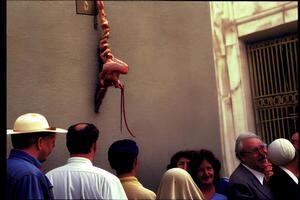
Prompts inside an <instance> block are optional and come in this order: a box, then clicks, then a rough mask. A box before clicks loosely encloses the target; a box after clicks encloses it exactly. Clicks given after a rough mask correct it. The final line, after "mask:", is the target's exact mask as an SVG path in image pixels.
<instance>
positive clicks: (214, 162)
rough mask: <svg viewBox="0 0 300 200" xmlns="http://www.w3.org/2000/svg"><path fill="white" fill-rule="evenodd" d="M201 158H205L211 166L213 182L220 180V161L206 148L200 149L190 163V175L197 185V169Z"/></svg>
mask: <svg viewBox="0 0 300 200" xmlns="http://www.w3.org/2000/svg"><path fill="white" fill-rule="evenodd" d="M203 160H207V161H208V162H209V163H210V164H211V165H212V167H213V170H214V183H216V182H217V181H218V180H220V170H221V162H220V161H219V160H218V159H217V158H216V157H215V155H214V154H213V153H212V152H211V151H209V150H207V149H201V150H200V151H199V152H198V153H197V155H196V156H195V159H194V160H193V162H192V163H191V164H192V167H191V176H192V178H193V179H194V181H195V183H196V184H197V185H198V186H199V179H198V169H199V167H200V165H201V163H202V161H203Z"/></svg>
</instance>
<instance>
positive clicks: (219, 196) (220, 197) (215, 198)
mask: <svg viewBox="0 0 300 200" xmlns="http://www.w3.org/2000/svg"><path fill="white" fill-rule="evenodd" d="M227 199H228V198H227V197H226V196H225V195H222V194H219V193H215V194H214V196H213V197H212V198H211V200H227Z"/></svg>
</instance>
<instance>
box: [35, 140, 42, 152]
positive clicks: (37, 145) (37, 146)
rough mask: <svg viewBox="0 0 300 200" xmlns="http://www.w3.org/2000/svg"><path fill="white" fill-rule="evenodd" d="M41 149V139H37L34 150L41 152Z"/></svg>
mask: <svg viewBox="0 0 300 200" xmlns="http://www.w3.org/2000/svg"><path fill="white" fill-rule="evenodd" d="M42 147H43V138H42V137H39V138H38V139H37V141H36V148H37V150H41V149H42Z"/></svg>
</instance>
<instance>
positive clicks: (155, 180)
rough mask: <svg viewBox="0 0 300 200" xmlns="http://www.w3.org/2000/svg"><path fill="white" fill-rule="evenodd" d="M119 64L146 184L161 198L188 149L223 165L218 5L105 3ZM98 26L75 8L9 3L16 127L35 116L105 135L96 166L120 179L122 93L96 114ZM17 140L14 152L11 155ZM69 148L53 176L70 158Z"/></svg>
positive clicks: (113, 93)
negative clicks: (112, 148) (117, 148)
mask: <svg viewBox="0 0 300 200" xmlns="http://www.w3.org/2000/svg"><path fill="white" fill-rule="evenodd" d="M105 11H106V14H107V17H108V20H109V23H110V26H111V34H110V40H109V44H110V47H111V49H112V52H113V54H114V55H115V56H116V57H118V58H120V59H122V60H124V61H125V62H126V63H127V64H128V65H129V73H128V74H127V75H125V76H121V80H122V82H123V83H124V84H125V85H126V91H125V103H126V111H127V118H128V123H129V127H130V128H131V129H132V130H133V132H134V133H135V135H136V139H135V140H136V141H137V143H138V144H139V146H140V156H139V160H140V170H139V174H138V177H139V179H140V181H141V182H142V183H143V184H144V185H145V186H146V187H149V188H150V189H153V190H154V191H155V190H156V188H157V186H158V184H159V180H160V177H161V175H162V173H163V172H164V171H165V167H166V165H167V164H168V162H169V158H170V157H171V156H172V154H173V153H175V152H176V151H178V150H182V149H200V148H208V149H211V150H212V151H213V152H214V153H215V154H216V156H217V157H219V158H220V156H221V150H220V138H219V122H218V119H219V118H218V104H217V91H216V80H215V72H214V63H213V54H212V38H211V28H210V27H211V26H210V15H209V4H208V2H161V1H141V2H139V1H111V2H105ZM93 20H94V18H93V16H88V15H77V14H76V7H75V1H8V2H7V127H8V128H11V127H12V126H13V123H14V120H15V119H16V117H18V116H19V115H20V114H23V113H26V112H38V113H41V114H43V115H45V116H46V117H47V118H48V120H49V123H50V124H51V125H55V126H58V127H61V128H68V126H69V125H71V124H74V123H77V122H80V121H85V122H91V123H94V124H96V125H97V126H98V127H99V129H100V131H101V136H100V149H99V152H98V154H97V157H96V160H95V162H94V163H95V165H96V166H98V167H102V168H104V169H106V170H109V171H111V172H113V171H112V170H111V169H110V167H109V164H108V161H107V149H108V147H109V145H110V144H111V143H112V142H113V141H115V140H117V139H122V138H130V136H129V134H128V133H127V132H126V131H125V127H124V126H123V130H124V131H123V133H120V126H119V124H120V106H119V104H120V92H119V90H117V89H114V88H110V89H109V91H108V93H107V95H106V97H105V99H104V102H103V105H102V106H101V108H100V113H99V114H95V113H94V111H93V108H94V107H93V96H94V92H95V85H96V76H97V72H98V66H97V55H96V49H97V42H98V39H99V37H100V34H101V31H100V30H95V29H94V28H93ZM9 139H10V138H9V137H8V143H7V144H8V145H7V146H8V150H9V147H10V146H11V144H10V140H9ZM64 143H65V139H64V137H63V136H58V138H57V143H56V148H55V150H54V152H53V153H52V155H51V156H50V157H49V159H48V160H47V161H46V162H45V164H44V171H45V172H47V171H48V170H50V169H52V168H54V167H57V166H59V165H62V164H64V163H65V160H66V159H67V157H68V153H67V149H66V147H65V144H64Z"/></svg>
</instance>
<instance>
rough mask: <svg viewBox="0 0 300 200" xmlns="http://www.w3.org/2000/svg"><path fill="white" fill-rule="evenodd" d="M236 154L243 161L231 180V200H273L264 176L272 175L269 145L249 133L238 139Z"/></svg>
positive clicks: (229, 186)
mask: <svg viewBox="0 0 300 200" xmlns="http://www.w3.org/2000/svg"><path fill="white" fill-rule="evenodd" d="M235 153H236V156H237V158H238V159H239V160H240V161H241V163H240V165H239V166H238V167H237V168H236V169H235V170H234V172H233V173H232V174H231V176H230V178H229V185H228V195H229V196H228V197H229V200H246V199H247V200H272V199H274V198H273V194H272V192H271V190H270V186H269V185H268V183H264V179H265V176H264V174H268V175H271V174H272V167H271V163H270V162H268V159H267V145H266V144H264V143H263V142H262V140H261V139H260V137H258V136H257V135H256V134H254V133H251V132H247V133H243V134H240V135H239V137H238V138H237V139H236V143H235Z"/></svg>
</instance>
